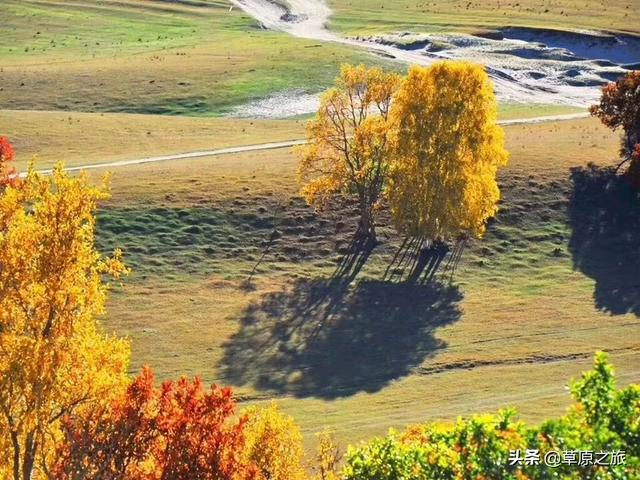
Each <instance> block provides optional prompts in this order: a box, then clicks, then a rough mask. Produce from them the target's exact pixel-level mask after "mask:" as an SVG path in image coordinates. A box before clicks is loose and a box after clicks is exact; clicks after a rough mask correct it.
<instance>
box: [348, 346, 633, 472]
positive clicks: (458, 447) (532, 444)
mask: <svg viewBox="0 0 640 480" xmlns="http://www.w3.org/2000/svg"><path fill="white" fill-rule="evenodd" d="M571 392H572V396H573V400H574V402H573V405H572V406H571V408H570V409H569V411H568V412H567V413H566V414H565V415H564V416H562V417H560V418H556V419H550V420H546V421H544V422H543V423H542V424H541V425H535V426H534V425H527V424H526V423H524V422H522V421H518V420H517V417H516V412H515V410H512V409H507V410H503V411H500V412H498V414H483V415H475V416H472V417H471V418H459V419H458V420H457V421H456V422H455V423H453V424H441V423H426V424H422V425H413V426H410V427H408V428H407V429H406V431H405V432H403V433H396V432H394V431H392V432H391V433H390V434H389V436H387V437H386V438H378V439H374V440H372V441H370V442H369V443H367V444H364V445H360V446H358V447H355V448H354V447H351V448H350V449H349V451H348V453H347V459H346V465H345V467H344V469H343V471H342V478H343V479H344V480H397V479H400V478H402V479H405V478H406V479H409V478H410V479H415V480H445V479H450V480H454V479H455V480H457V479H462V478H464V479H467V478H468V479H477V478H487V479H489V478H490V479H505V480H507V479H508V480H525V479H548V478H566V479H602V480H605V479H610V480H614V479H623V478H624V479H637V478H638V473H639V472H640V422H639V419H640V385H629V386H626V387H625V388H623V389H619V388H617V386H616V379H615V374H614V371H613V368H612V366H611V364H610V363H609V361H608V359H607V356H606V355H605V354H603V353H599V354H597V355H596V359H595V362H594V367H593V369H592V370H591V371H589V372H586V373H584V374H583V375H582V378H580V379H579V380H576V381H574V382H572V385H571ZM528 450H530V451H531V450H533V451H538V452H539V454H540V460H541V461H540V462H525V461H524V460H523V458H524V457H525V455H526V452H527V451H528ZM551 451H553V452H558V453H559V454H560V455H567V457H566V458H567V459H569V458H570V457H569V456H568V455H569V454H571V453H572V452H573V453H576V456H574V459H576V458H577V460H580V459H581V458H580V457H579V453H578V452H586V453H588V452H599V456H601V454H602V452H605V453H606V452H610V453H609V454H608V455H605V456H604V458H602V457H601V458H600V462H599V463H598V462H596V458H598V457H597V456H596V454H595V453H593V454H592V455H593V456H592V458H591V460H587V461H584V462H583V461H575V460H574V461H573V462H571V461H562V462H561V463H560V464H552V463H551V462H549V463H547V462H545V461H544V459H545V456H546V454H547V453H549V452H551ZM514 454H516V455H514ZM517 454H519V455H517ZM616 454H618V455H621V454H622V456H618V457H617V460H618V461H614V455H616ZM518 456H519V460H518ZM585 458H586V459H588V457H585ZM563 460H564V459H563ZM621 460H624V461H621Z"/></svg>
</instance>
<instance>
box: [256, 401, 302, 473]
mask: <svg viewBox="0 0 640 480" xmlns="http://www.w3.org/2000/svg"><path fill="white" fill-rule="evenodd" d="M246 414H247V418H248V421H247V424H246V427H245V435H246V439H247V446H246V456H247V460H248V461H249V462H251V463H253V464H254V465H256V466H257V468H258V472H259V478H260V479H261V480H304V479H306V478H307V477H306V471H305V468H304V463H303V461H304V448H303V445H302V433H301V432H300V427H298V425H297V424H296V423H295V421H294V420H293V418H292V417H290V416H289V415H286V414H284V413H282V412H280V410H279V409H278V406H277V405H276V404H275V403H271V405H269V406H268V407H265V408H258V407H251V408H249V409H248V410H247V411H246Z"/></svg>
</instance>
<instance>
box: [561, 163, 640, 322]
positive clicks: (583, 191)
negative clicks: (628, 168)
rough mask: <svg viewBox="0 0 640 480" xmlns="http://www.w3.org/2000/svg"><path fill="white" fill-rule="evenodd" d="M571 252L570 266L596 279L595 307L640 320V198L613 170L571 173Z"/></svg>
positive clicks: (594, 169)
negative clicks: (630, 315)
mask: <svg viewBox="0 0 640 480" xmlns="http://www.w3.org/2000/svg"><path fill="white" fill-rule="evenodd" d="M571 179H572V181H573V194H572V197H571V202H570V204H569V220H570V225H571V228H572V233H571V240H570V242H569V250H570V251H571V253H572V255H573V265H574V268H575V269H577V270H580V271H581V272H583V273H584V274H585V275H587V276H589V277H591V278H593V279H594V280H595V281H596V286H595V292H594V301H595V304H596V307H597V308H598V309H600V310H602V311H605V312H608V313H610V314H612V315H620V314H625V313H633V314H635V315H636V316H640V199H639V198H638V195H637V193H636V192H634V191H633V189H632V188H631V187H630V185H629V183H628V181H627V180H626V179H625V178H624V177H620V176H619V175H616V172H615V170H614V169H613V168H602V167H598V166H595V165H592V164H590V165H588V166H587V167H586V168H574V169H572V171H571Z"/></svg>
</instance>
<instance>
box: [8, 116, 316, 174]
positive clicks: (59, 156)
mask: <svg viewBox="0 0 640 480" xmlns="http://www.w3.org/2000/svg"><path fill="white" fill-rule="evenodd" d="M0 135H4V136H7V137H8V138H10V139H11V141H12V143H13V145H14V147H15V149H16V161H17V164H18V167H19V168H20V169H22V170H24V168H25V167H26V165H27V164H28V163H29V162H30V161H31V160H32V159H33V158H35V161H36V167H37V168H45V167H50V166H51V165H53V164H54V163H56V162H58V161H64V162H65V165H67V166H75V165H84V164H88V163H96V162H104V161H112V160H124V159H134V158H143V157H147V156H154V155H167V154H172V153H182V152H189V151H195V150H211V149H216V148H224V147H231V146H238V145H250V144H255V143H265V142H275V141H281V140H292V139H298V138H302V137H303V136H304V122H303V121H301V120H244V119H231V118H229V119H227V118H225V119H222V118H193V117H179V116H176V117H173V116H172V117H169V116H163V115H137V114H113V113H82V112H39V111H21V110H0Z"/></svg>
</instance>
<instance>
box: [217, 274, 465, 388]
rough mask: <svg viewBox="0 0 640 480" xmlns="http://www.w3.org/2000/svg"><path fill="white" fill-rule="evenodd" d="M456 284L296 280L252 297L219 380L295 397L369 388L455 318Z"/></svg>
mask: <svg viewBox="0 0 640 480" xmlns="http://www.w3.org/2000/svg"><path fill="white" fill-rule="evenodd" d="M461 298H462V295H461V294H460V292H459V290H458V289H457V288H456V287H451V286H444V285H443V284H440V283H438V282H431V283H429V284H426V285H415V284H407V283H400V284H396V283H389V282H380V281H361V282H359V283H357V284H356V285H345V283H344V282H343V281H339V280H336V278H330V279H317V280H299V281H297V282H295V283H294V284H293V285H292V286H291V287H290V288H288V289H285V290H283V291H280V292H275V293H270V294H267V295H265V296H264V297H263V298H262V300H261V301H260V302H258V303H256V304H254V305H251V306H250V307H249V308H248V309H247V311H246V312H245V315H244V317H243V318H242V324H241V328H240V331H239V332H238V333H237V334H236V335H234V336H233V337H232V338H231V340H230V341H229V343H228V344H227V345H226V353H225V357H224V359H223V361H222V365H221V367H222V372H223V374H224V377H225V380H226V381H228V382H231V383H232V384H235V385H252V386H253V387H255V388H257V389H260V390H268V391H273V392H278V393H287V394H291V395H295V396H298V397H307V396H316V397H321V398H329V399H330V398H337V397H344V396H349V395H353V394H355V393H358V392H361V391H366V392H375V391H378V390H380V389H381V388H383V387H384V386H385V385H387V384H388V383H389V382H390V381H392V380H394V379H397V378H400V377H402V376H404V375H407V374H409V373H410V372H411V370H412V369H413V368H414V367H416V366H418V365H420V364H421V363H422V362H423V361H424V360H425V359H426V358H427V357H429V356H432V355H434V354H435V352H436V351H437V350H438V349H442V348H444V347H445V346H446V345H445V343H444V342H442V341H440V340H438V339H436V338H435V337H434V331H435V330H436V329H437V328H438V327H441V326H443V325H447V324H449V323H452V322H455V321H457V320H458V319H459V318H460V314H461V313H460V310H459V308H458V302H459V301H460V300H461Z"/></svg>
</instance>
